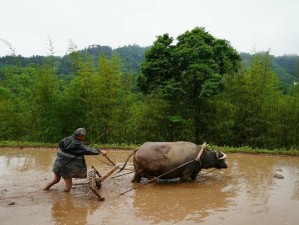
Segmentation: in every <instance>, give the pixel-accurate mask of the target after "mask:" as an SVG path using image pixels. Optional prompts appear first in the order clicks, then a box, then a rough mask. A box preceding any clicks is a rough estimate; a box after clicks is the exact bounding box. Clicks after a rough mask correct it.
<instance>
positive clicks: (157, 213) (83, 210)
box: [0, 148, 299, 225]
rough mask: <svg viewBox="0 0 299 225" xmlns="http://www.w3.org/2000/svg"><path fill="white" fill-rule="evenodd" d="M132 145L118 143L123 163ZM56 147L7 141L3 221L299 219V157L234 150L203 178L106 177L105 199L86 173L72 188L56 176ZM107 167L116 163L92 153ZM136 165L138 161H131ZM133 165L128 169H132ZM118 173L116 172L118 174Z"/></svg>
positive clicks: (0, 203)
mask: <svg viewBox="0 0 299 225" xmlns="http://www.w3.org/2000/svg"><path fill="white" fill-rule="evenodd" d="M130 153H131V151H121V150H110V151H109V153H108V156H109V158H111V159H112V161H114V162H116V163H117V164H121V163H123V162H124V161H125V159H126V157H127V156H128V155H129V154H130ZM55 156H56V150H55V149H12V148H10V149H0V218H1V222H0V223H1V224H7V225H8V224H9V225H13V224H59V225H60V224H72V225H73V224H184V225H185V224H187V225H188V224H223V225H226V224H227V225H228V224H229V225H235V224H262V225H268V224H269V225H270V224H271V225H275V224H277V225H278V224H279V225H280V224H291V225H295V224H298V221H299V214H298V211H299V158H298V157H280V156H265V155H242V154H228V159H227V163H228V166H229V168H228V169H226V170H220V171H219V170H216V171H214V172H211V173H207V172H209V170H203V171H202V174H201V176H199V177H198V179H197V180H196V181H195V182H190V183H183V184H178V183H175V182H159V183H154V184H149V185H146V186H142V187H139V188H136V189H135V190H132V191H130V192H128V193H126V194H124V195H122V196H120V194H121V193H122V192H125V191H127V190H129V189H131V188H133V187H136V184H131V183H130V180H131V178H132V176H133V174H132V173H131V174H128V175H124V176H120V177H116V178H111V177H110V179H107V180H106V181H104V182H103V183H102V189H101V190H102V195H103V197H105V199H106V200H105V201H104V202H99V201H97V198H96V196H95V195H94V194H93V193H92V192H91V191H89V188H88V186H87V185H86V180H84V179H74V186H73V188H72V189H71V192H70V193H64V192H63V187H64V184H63V181H61V182H60V183H59V184H57V185H55V186H53V187H52V189H51V190H50V191H47V192H44V191H42V189H43V187H44V186H45V185H46V183H47V182H49V181H50V180H51V179H52V176H53V175H52V172H51V170H52V165H53V162H54V159H55ZM85 158H86V161H87V165H88V168H89V169H90V168H91V166H92V165H93V166H95V167H96V168H97V170H98V171H99V172H100V173H101V174H103V175H104V174H105V173H106V172H108V171H109V170H110V169H111V168H112V167H111V166H108V165H107V164H106V163H109V162H108V161H107V160H106V159H105V158H104V157H102V156H86V157H85ZM128 168H129V169H132V164H131V163H129V167H128ZM128 172H129V170H126V171H124V173H128ZM112 177H113V176H112Z"/></svg>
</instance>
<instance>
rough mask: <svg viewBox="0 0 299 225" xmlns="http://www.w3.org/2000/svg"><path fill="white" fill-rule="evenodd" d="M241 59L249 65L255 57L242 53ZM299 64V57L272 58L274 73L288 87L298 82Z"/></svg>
mask: <svg viewBox="0 0 299 225" xmlns="http://www.w3.org/2000/svg"><path fill="white" fill-rule="evenodd" d="M260 54H263V53H260ZM241 57H242V59H243V64H244V65H247V64H249V63H250V62H251V60H252V58H253V55H252V54H249V53H244V52H242V53H241ZM298 63H299V57H298V56H297V55H283V56H276V57H275V56H273V58H272V68H273V70H274V72H275V73H276V74H277V76H278V77H279V79H280V80H281V81H282V82H283V83H285V84H287V85H290V84H293V83H294V81H297V82H298V79H299V77H298V73H299V71H298V70H299V68H298V66H299V65H298Z"/></svg>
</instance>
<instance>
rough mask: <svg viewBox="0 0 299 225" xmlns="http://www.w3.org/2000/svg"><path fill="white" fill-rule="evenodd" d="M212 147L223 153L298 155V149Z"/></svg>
mask: <svg viewBox="0 0 299 225" xmlns="http://www.w3.org/2000/svg"><path fill="white" fill-rule="evenodd" d="M211 147H212V149H217V150H219V151H223V152H225V153H249V154H268V155H288V156H299V149H260V148H252V147H248V146H244V147H238V148H236V147H227V146H221V147H220V146H211Z"/></svg>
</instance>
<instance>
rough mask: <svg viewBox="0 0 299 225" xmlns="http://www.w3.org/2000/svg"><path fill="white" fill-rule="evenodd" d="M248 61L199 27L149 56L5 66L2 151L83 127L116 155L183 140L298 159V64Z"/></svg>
mask: <svg viewBox="0 0 299 225" xmlns="http://www.w3.org/2000/svg"><path fill="white" fill-rule="evenodd" d="M145 51H146V53H145ZM51 52H52V51H51ZM242 58H243V64H242V65H241V63H240V62H241V58H240V55H239V54H238V53H237V52H236V51H235V50H234V49H233V48H232V46H231V45H230V43H229V42H228V41H226V40H221V39H217V38H215V37H213V36H212V35H211V34H209V33H208V32H206V31H205V30H204V29H203V28H198V27H197V28H194V29H193V30H191V31H186V32H185V33H183V34H181V35H179V37H178V38H177V41H176V42H175V43H174V39H173V38H172V37H170V36H169V35H168V34H164V35H161V36H158V37H157V39H156V41H155V42H154V43H153V45H152V46H151V47H150V48H141V47H139V46H136V45H133V46H125V47H122V48H118V49H114V50H113V49H111V48H110V47H108V46H90V47H88V48H87V49H84V50H82V51H79V50H77V47H76V45H75V44H74V43H72V42H70V46H69V52H68V54H67V55H66V56H64V57H55V56H47V57H40V56H35V57H31V58H24V57H21V56H16V55H12V56H7V57H2V58H0V140H1V142H0V143H4V144H7V143H8V145H9V143H10V144H11V145H18V144H16V143H23V145H24V146H27V145H29V146H30V143H38V144H37V145H39V143H40V144H41V145H43V143H57V142H58V141H59V140H60V139H61V138H63V137H64V136H67V135H70V134H72V133H73V131H74V130H75V129H76V128H78V127H85V128H86V129H87V131H88V136H87V138H88V139H89V140H87V141H89V142H91V143H92V144H93V145H94V146H106V147H107V146H108V147H111V148H112V147H119V146H122V147H123V148H128V147H130V146H134V148H135V147H136V146H138V145H139V144H141V143H143V142H145V141H178V140H180V141H193V142H196V143H203V142H204V141H207V142H208V143H211V144H215V145H218V146H219V145H222V146H223V145H224V146H251V147H254V149H252V148H249V147H248V148H245V150H244V147H242V149H243V150H244V151H248V152H257V150H255V148H263V149H262V150H259V151H258V152H259V153H263V152H267V150H266V149H277V148H285V149H296V148H297V149H298V146H299V136H298V134H299V123H298V121H299V85H294V81H298V79H299V78H298V77H299V66H298V63H299V61H298V58H297V57H293V56H292V57H291V56H290V57H287V56H282V57H281V58H279V57H273V56H271V55H269V53H263V54H256V55H254V56H253V55H250V54H242ZM277 73H279V76H278V75H277ZM278 78H279V79H278ZM281 81H283V82H284V86H283V85H282V84H281ZM12 140H14V141H12ZM49 145H51V146H52V145H53V144H49ZM54 145H55V146H56V145H57V144H54ZM54 145H53V146H54ZM6 146H7V145H6ZM264 149H265V150H264ZM227 151H228V152H230V151H237V152H238V151H239V150H227ZM240 151H242V150H240ZM277 152H281V151H273V153H277ZM288 152H292V151H288Z"/></svg>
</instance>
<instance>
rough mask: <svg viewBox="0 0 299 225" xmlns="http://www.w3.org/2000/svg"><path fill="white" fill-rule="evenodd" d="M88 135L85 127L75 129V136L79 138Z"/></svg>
mask: <svg viewBox="0 0 299 225" xmlns="http://www.w3.org/2000/svg"><path fill="white" fill-rule="evenodd" d="M85 135H86V130H85V129H84V128H78V129H77V130H75V137H76V139H77V140H79V141H82V140H83V139H84V137H85Z"/></svg>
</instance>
